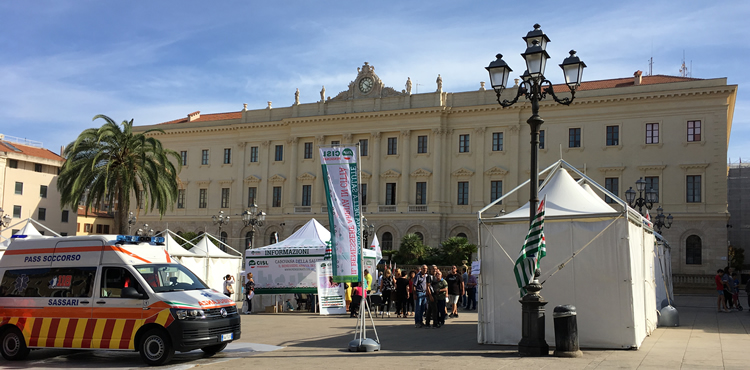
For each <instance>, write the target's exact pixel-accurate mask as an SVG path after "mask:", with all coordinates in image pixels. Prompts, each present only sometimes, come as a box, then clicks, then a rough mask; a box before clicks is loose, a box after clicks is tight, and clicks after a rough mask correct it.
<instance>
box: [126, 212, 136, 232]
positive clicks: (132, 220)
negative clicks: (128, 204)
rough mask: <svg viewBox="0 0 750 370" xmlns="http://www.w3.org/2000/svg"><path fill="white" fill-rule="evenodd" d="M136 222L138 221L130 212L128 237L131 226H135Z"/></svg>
mask: <svg viewBox="0 0 750 370" xmlns="http://www.w3.org/2000/svg"><path fill="white" fill-rule="evenodd" d="M136 221H138V218H136V217H135V215H134V214H133V212H130V215H128V235H130V229H132V228H133V225H135V223H136Z"/></svg>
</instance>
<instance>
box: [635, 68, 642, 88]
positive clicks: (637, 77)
mask: <svg viewBox="0 0 750 370" xmlns="http://www.w3.org/2000/svg"><path fill="white" fill-rule="evenodd" d="M642 75H643V72H641V71H640V70H639V71H635V73H633V77H635V78H634V79H633V85H635V86H638V85H640V84H641V76H642Z"/></svg>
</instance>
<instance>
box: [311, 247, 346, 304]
mask: <svg viewBox="0 0 750 370" xmlns="http://www.w3.org/2000/svg"><path fill="white" fill-rule="evenodd" d="M315 265H316V269H317V271H318V300H319V302H320V314H321V315H343V314H345V313H346V302H345V301H344V295H345V294H346V289H345V288H344V283H336V282H334V281H333V269H332V268H331V267H332V266H333V263H332V262H331V260H326V261H319V262H317V263H316V264H315Z"/></svg>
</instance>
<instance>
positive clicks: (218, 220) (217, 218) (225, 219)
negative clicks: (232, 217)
mask: <svg viewBox="0 0 750 370" xmlns="http://www.w3.org/2000/svg"><path fill="white" fill-rule="evenodd" d="M211 219H212V220H213V221H214V225H219V240H221V242H222V243H226V240H222V239H221V228H222V227H224V225H226V224H228V223H229V216H224V211H219V214H218V215H213V216H211ZM221 249H222V250H224V249H225V248H224V246H222V248H221Z"/></svg>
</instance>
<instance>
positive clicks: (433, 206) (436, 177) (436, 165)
mask: <svg viewBox="0 0 750 370" xmlns="http://www.w3.org/2000/svg"><path fill="white" fill-rule="evenodd" d="M443 132H444V130H442V129H439V128H436V129H432V137H431V138H430V140H432V152H431V154H432V156H433V157H432V158H433V162H432V183H431V184H429V185H430V194H431V196H430V199H429V204H430V210H431V211H434V212H442V210H441V209H440V208H441V206H442V203H443V201H442V199H443V198H442V194H441V192H442V188H444V187H446V186H448V187H449V188H450V186H449V184H445V183H444V182H443V141H442V137H443Z"/></svg>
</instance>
